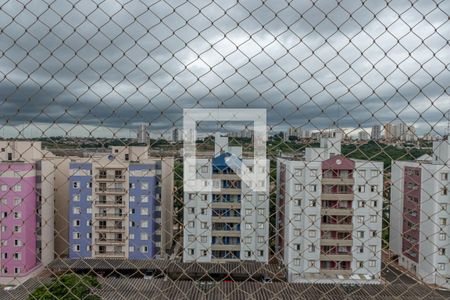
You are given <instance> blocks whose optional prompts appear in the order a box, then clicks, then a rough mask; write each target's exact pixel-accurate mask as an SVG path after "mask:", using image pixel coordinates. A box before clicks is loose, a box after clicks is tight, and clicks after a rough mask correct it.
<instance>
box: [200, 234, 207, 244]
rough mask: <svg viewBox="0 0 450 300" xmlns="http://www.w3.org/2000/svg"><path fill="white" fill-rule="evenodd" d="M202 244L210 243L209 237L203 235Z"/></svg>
mask: <svg viewBox="0 0 450 300" xmlns="http://www.w3.org/2000/svg"><path fill="white" fill-rule="evenodd" d="M200 242H202V243H207V242H208V237H207V236H205V235H202V236H201V237H200Z"/></svg>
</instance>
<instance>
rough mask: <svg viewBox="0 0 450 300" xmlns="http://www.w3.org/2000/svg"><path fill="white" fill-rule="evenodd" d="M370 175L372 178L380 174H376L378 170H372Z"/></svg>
mask: <svg viewBox="0 0 450 300" xmlns="http://www.w3.org/2000/svg"><path fill="white" fill-rule="evenodd" d="M371 174H372V177H377V176H378V174H380V173H379V172H378V170H372V171H371Z"/></svg>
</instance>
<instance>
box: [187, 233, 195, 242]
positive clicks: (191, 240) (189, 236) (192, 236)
mask: <svg viewBox="0 0 450 300" xmlns="http://www.w3.org/2000/svg"><path fill="white" fill-rule="evenodd" d="M193 241H195V237H194V235H193V234H190V235H188V242H193Z"/></svg>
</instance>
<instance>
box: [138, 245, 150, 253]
mask: <svg viewBox="0 0 450 300" xmlns="http://www.w3.org/2000/svg"><path fill="white" fill-rule="evenodd" d="M140 250H141V253H147V252H148V246H141V249H140Z"/></svg>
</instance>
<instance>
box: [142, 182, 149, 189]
mask: <svg viewBox="0 0 450 300" xmlns="http://www.w3.org/2000/svg"><path fill="white" fill-rule="evenodd" d="M141 190H148V182H141Z"/></svg>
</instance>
